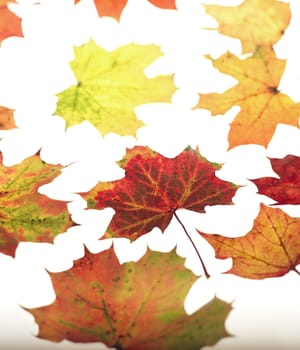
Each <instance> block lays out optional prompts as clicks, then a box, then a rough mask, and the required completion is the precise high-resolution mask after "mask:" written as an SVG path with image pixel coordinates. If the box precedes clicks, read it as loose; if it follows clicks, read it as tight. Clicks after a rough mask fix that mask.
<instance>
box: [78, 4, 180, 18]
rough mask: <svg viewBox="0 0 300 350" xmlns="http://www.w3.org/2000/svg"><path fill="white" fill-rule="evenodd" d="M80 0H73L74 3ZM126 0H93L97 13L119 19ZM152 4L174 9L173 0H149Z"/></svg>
mask: <svg viewBox="0 0 300 350" xmlns="http://www.w3.org/2000/svg"><path fill="white" fill-rule="evenodd" d="M79 1H80V0H75V4H76V3H78V2H79ZM127 2H128V0H94V3H95V6H96V9H97V11H98V15H99V16H101V17H103V16H109V17H113V18H114V19H116V20H117V21H119V20H120V17H121V14H122V11H123V9H124V7H125V6H126V4H127ZM149 2H151V3H152V4H153V5H155V6H157V7H161V8H164V9H176V6H175V0H149Z"/></svg>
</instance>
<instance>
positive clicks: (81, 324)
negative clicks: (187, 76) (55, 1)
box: [0, 0, 300, 350]
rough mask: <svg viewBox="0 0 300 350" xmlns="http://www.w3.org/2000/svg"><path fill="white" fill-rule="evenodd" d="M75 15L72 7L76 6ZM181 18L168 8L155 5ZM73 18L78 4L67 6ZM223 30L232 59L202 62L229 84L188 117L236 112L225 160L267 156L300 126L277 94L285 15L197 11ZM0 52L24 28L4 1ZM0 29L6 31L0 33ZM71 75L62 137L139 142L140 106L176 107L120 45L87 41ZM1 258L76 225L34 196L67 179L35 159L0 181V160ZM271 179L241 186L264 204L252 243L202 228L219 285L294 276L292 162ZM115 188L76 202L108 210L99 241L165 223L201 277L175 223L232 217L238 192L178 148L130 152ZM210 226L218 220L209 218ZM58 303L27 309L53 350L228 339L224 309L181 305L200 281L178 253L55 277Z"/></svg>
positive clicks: (106, 6) (253, 9)
mask: <svg viewBox="0 0 300 350" xmlns="http://www.w3.org/2000/svg"><path fill="white" fill-rule="evenodd" d="M78 2H80V1H75V4H76V3H78ZM150 2H151V3H152V4H153V5H155V6H158V7H159V8H161V9H162V10H161V11H163V9H169V10H170V9H173V10H176V6H175V1H162V0H161V1H159V0H156V1H150ZM74 6H78V4H76V5H74ZM126 6H127V1H104V0H95V7H96V9H97V11H98V14H99V16H100V17H103V16H110V17H113V18H115V19H116V20H120V19H121V18H122V11H123V10H124V8H126ZM205 10H206V12H207V14H208V15H210V16H212V17H213V18H214V19H215V20H216V21H217V22H218V28H217V30H218V31H219V33H221V34H223V35H226V36H230V37H234V38H236V39H238V40H240V43H241V47H242V53H243V55H240V56H237V55H235V54H233V53H231V52H227V53H225V54H223V55H222V56H220V57H218V58H213V57H212V56H209V55H207V56H206V59H208V60H210V61H211V62H212V64H213V66H214V67H215V68H216V69H217V70H218V71H219V72H221V73H223V74H226V75H229V76H231V77H233V78H235V79H236V80H237V83H236V85H234V86H233V87H231V88H229V89H227V90H226V91H225V92H223V93H215V92H213V93H209V94H203V93H201V94H200V96H199V102H198V103H197V105H196V106H195V109H206V110H208V111H210V113H211V114H212V115H218V116H222V115H224V114H225V113H226V112H227V111H228V110H229V109H230V108H232V107H233V106H238V107H239V112H238V114H237V115H236V117H235V118H234V120H233V122H232V123H231V125H230V131H229V134H228V142H229V148H230V149H231V148H234V147H237V146H242V145H247V144H256V145H261V146H263V147H267V146H268V144H269V142H270V140H271V138H272V136H273V134H274V132H275V129H276V127H277V125H278V124H279V123H284V124H288V125H291V126H295V127H298V126H299V114H300V105H299V103H295V102H294V101H293V100H292V99H291V98H290V97H289V96H288V95H287V94H285V93H283V92H281V91H280V90H279V85H280V80H281V78H282V75H283V73H284V70H285V64H286V62H285V60H283V59H279V58H278V57H277V56H276V51H275V49H274V44H275V43H277V42H278V41H279V40H280V39H281V38H282V36H283V34H284V32H285V30H286V29H287V27H288V25H289V22H290V17H291V11H290V8H289V5H288V4H286V3H283V2H280V1H275V0H265V1H263V2H262V1H259V0H245V1H244V2H243V3H242V4H241V5H240V6H237V7H224V6H217V5H205ZM0 16H1V22H0V43H1V41H2V40H4V39H5V38H6V37H8V36H12V35H13V36H21V35H22V31H21V24H20V23H21V20H20V19H19V18H18V17H17V16H16V15H15V14H13V13H12V12H11V11H10V10H9V8H8V5H7V1H2V2H1V1H0ZM2 18H3V19H4V20H3V21H2ZM74 54H75V58H74V60H73V61H72V62H71V63H70V68H71V70H72V72H73V74H74V76H75V78H76V84H75V85H72V86H69V87H68V88H67V89H65V90H64V91H61V92H60V93H58V94H57V106H56V111H55V113H56V114H58V115H60V116H62V117H63V118H64V119H65V121H66V124H67V127H70V126H72V125H77V124H79V123H81V122H82V121H86V120H87V121H89V122H90V123H91V124H93V125H94V127H95V128H97V129H98V130H99V131H100V132H101V134H102V135H106V134H109V133H115V134H118V135H120V136H133V137H135V136H136V132H137V130H138V129H139V128H140V127H142V125H143V123H142V122H141V121H140V120H138V118H137V116H136V111H135V108H136V107H137V106H140V105H143V104H148V103H155V102H171V101H172V96H173V94H174V92H175V91H176V86H175V84H174V77H173V76H172V75H161V76H158V77H156V78H152V79H150V78H147V77H146V75H145V72H144V70H145V68H146V67H147V66H149V64H151V63H152V62H153V61H154V60H156V59H157V58H158V57H160V56H161V55H162V51H161V50H160V48H159V47H158V46H156V45H154V44H151V45H137V44H134V43H132V44H129V45H125V46H122V47H119V48H117V49H115V50H113V51H110V52H109V51H107V50H105V49H103V48H101V47H100V46H99V45H98V44H97V43H96V42H95V41H94V40H92V39H90V40H89V41H88V42H86V43H85V44H83V45H82V46H79V47H75V48H74ZM0 108H1V110H0V127H1V129H13V128H15V127H16V125H15V122H14V120H13V110H11V109H10V108H9V106H3V107H0ZM0 161H1V164H0V252H1V253H4V254H7V255H10V256H12V257H14V255H15V251H16V248H17V246H18V244H19V242H24V241H29V242H48V243H51V242H52V241H53V239H54V237H55V236H57V235H58V234H59V233H62V232H65V231H66V230H67V229H68V228H70V227H72V226H74V225H76V224H75V223H74V222H73V221H72V218H71V216H70V214H69V211H68V207H67V203H66V202H63V201H58V200H54V199H50V198H48V197H47V196H46V195H43V194H40V193H39V192H38V189H39V187H40V186H42V185H44V184H47V183H50V182H51V181H53V180H54V179H55V178H56V177H57V176H58V175H60V173H61V170H62V169H63V166H61V165H51V164H47V163H45V162H44V161H43V160H42V158H41V156H40V153H37V154H35V155H33V156H32V157H30V158H27V159H25V160H24V161H23V162H21V163H20V164H17V165H14V166H11V167H7V166H5V165H4V164H3V160H2V156H1V158H0ZM270 161H271V165H272V168H273V170H274V171H275V172H276V173H277V175H278V177H277V178H276V177H264V178H257V179H250V180H249V181H250V182H251V183H252V184H254V185H255V186H257V189H258V196H261V197H259V198H263V197H262V196H263V195H264V196H268V197H269V198H271V199H272V200H273V201H274V204H273V205H265V204H263V203H261V205H260V211H259V214H258V216H257V217H256V219H255V220H254V223H253V227H252V229H251V230H250V231H249V232H248V233H247V234H246V235H241V237H238V238H229V237H226V236H224V235H222V234H211V233H208V232H203V230H200V229H198V228H197V232H198V233H199V235H200V236H201V237H202V238H204V239H205V240H206V241H207V242H208V243H209V244H210V245H211V246H212V247H213V248H214V251H215V255H216V257H217V258H218V259H227V258H231V259H232V267H231V268H230V269H229V270H228V271H227V272H226V273H231V274H234V275H237V276H240V277H243V278H249V279H264V278H270V277H279V276H282V275H284V274H286V273H289V272H290V271H294V272H296V273H297V274H300V273H299V271H298V270H297V266H298V265H299V264H300V239H299V232H300V218H298V217H291V216H290V215H288V214H287V213H286V212H285V211H284V209H283V208H279V207H278V206H279V205H298V204H300V170H299V169H300V158H299V157H298V156H296V155H286V156H285V157H284V158H282V159H270ZM118 165H119V166H120V168H122V169H123V170H124V177H123V178H121V179H119V180H114V181H107V182H99V183H98V184H97V185H96V186H94V187H93V188H91V189H90V190H89V191H87V192H85V193H80V195H81V196H82V198H84V199H85V200H86V201H87V205H88V209H97V210H102V209H105V208H112V209H114V212H115V214H114V216H113V218H112V220H111V222H110V224H109V226H108V227H107V229H106V232H105V233H104V235H103V237H102V238H101V239H110V238H114V239H119V238H124V237H125V238H129V239H130V240H136V239H138V238H139V237H141V236H144V235H146V234H147V233H149V232H150V231H151V230H152V229H154V228H159V229H160V230H161V231H162V232H164V231H165V230H166V228H167V227H168V226H169V224H170V222H171V220H172V219H173V218H174V219H176V220H177V221H178V223H179V224H180V226H181V228H182V230H183V233H185V234H186V235H187V238H188V239H189V240H191V243H192V244H193V246H194V248H195V250H196V253H197V255H198V257H199V259H200V264H201V266H202V269H203V275H204V276H203V277H201V278H210V276H209V273H208V271H209V267H208V266H206V263H205V261H204V260H203V259H202V257H201V251H200V252H199V251H198V249H197V247H196V245H195V244H194V242H193V241H192V239H191V236H190V235H189V233H188V231H187V229H186V227H185V225H184V223H183V222H182V221H181V220H180V218H179V216H178V212H177V210H178V209H187V210H191V211H193V212H196V213H205V209H206V207H207V206H215V205H232V204H233V198H234V196H235V194H236V191H237V190H238V189H239V186H238V185H236V184H233V183H231V182H228V181H224V180H222V179H220V178H219V177H218V176H217V173H216V171H217V170H219V169H220V168H221V165H218V164H215V163H213V162H210V161H209V160H208V159H206V158H204V157H203V156H202V155H201V149H198V148H192V147H187V148H186V149H184V150H183V151H182V152H181V153H180V154H179V155H177V156H176V157H174V158H168V157H165V156H163V155H162V154H160V153H158V152H156V151H154V150H152V149H151V148H150V147H148V146H141V145H135V146H134V147H132V148H130V149H127V151H126V154H125V156H124V157H123V159H122V160H121V161H120V162H119V164H118ZM216 220H218V218H216ZM49 274H50V277H51V280H52V283H53V287H54V290H55V292H56V300H55V301H54V302H53V303H52V304H51V305H49V306H44V307H40V308H36V309H27V311H29V312H30V313H31V314H32V315H33V316H34V317H35V321H36V322H37V324H38V325H39V333H38V337H39V338H43V339H47V340H51V341H54V342H58V341H62V340H63V339H68V340H71V341H73V342H79V343H80V342H81V343H88V342H103V343H105V344H106V345H107V346H110V347H115V348H116V349H123V350H125V349H128V350H129V349H130V350H138V349H139V350H141V349H145V350H146V349H154V348H158V349H166V350H167V349H177V348H178V349H179V348H180V349H199V348H201V347H203V346H207V345H214V344H216V342H218V341H219V340H220V339H222V338H224V337H226V336H229V334H228V332H227V330H226V329H225V320H226V318H227V316H228V314H229V312H230V310H231V306H230V305H229V304H228V303H227V302H225V301H222V300H220V299H218V298H214V299H213V300H211V301H210V302H209V303H208V304H206V305H205V306H203V307H202V308H201V309H200V310H198V311H196V312H195V313H194V314H192V315H187V314H186V312H185V310H184V307H183V303H184V299H185V297H186V295H187V293H188V291H189V289H190V287H191V286H192V284H193V283H194V282H195V280H196V279H197V277H196V276H195V275H194V274H193V273H192V272H191V271H189V270H187V269H186V268H185V267H184V259H183V258H180V257H179V256H178V255H177V253H176V251H175V250H172V251H171V252H169V253H161V252H152V251H150V250H149V249H148V250H147V253H146V254H145V255H144V257H142V258H141V259H140V260H139V261H138V262H127V263H124V264H120V262H119V260H118V258H117V257H116V255H115V252H114V249H113V247H112V248H109V249H107V250H105V251H103V252H100V253H97V254H92V253H91V252H89V251H88V250H87V249H85V255H84V257H82V258H81V259H79V260H76V261H75V262H74V266H73V267H72V268H71V269H70V270H68V271H64V272H60V273H55V274H54V273H49Z"/></svg>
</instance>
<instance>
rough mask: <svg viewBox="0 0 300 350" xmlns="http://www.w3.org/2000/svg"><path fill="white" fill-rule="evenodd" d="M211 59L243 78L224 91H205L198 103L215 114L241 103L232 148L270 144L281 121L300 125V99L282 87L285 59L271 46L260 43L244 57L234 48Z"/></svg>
mask: <svg viewBox="0 0 300 350" xmlns="http://www.w3.org/2000/svg"><path fill="white" fill-rule="evenodd" d="M210 59H211V60H212V62H213V64H214V66H215V67H216V68H217V69H219V70H220V71H221V72H222V73H225V74H229V75H231V76H233V77H234V78H236V79H237V80H238V81H239V82H238V84H237V85H235V86H233V87H232V88H230V89H228V90H227V91H225V92H224V93H222V94H219V93H210V94H201V95H200V101H199V103H198V107H199V108H205V109H208V110H210V111H211V113H212V114H213V115H219V114H224V113H225V112H226V111H227V110H229V109H230V108H231V107H232V106H234V105H237V106H240V108H241V111H240V112H239V113H238V115H237V116H236V118H235V119H234V121H233V123H232V124H231V128H230V132H229V136H228V138H229V145H230V148H233V147H235V146H238V145H241V144H252V143H254V144H259V145H263V146H265V147H267V145H268V143H269V141H270V139H271V138H272V136H273V133H274V132H275V128H276V126H277V124H278V123H284V124H290V125H293V126H297V127H298V125H299V116H300V103H294V102H293V101H292V99H291V98H290V97H289V96H288V95H285V94H283V93H281V92H280V91H279V90H278V85H279V82H280V79H281V76H282V74H283V72H284V69H285V60H280V59H278V58H276V56H275V52H274V50H273V49H272V48H271V47H267V46H265V47H258V48H257V50H256V51H255V53H254V55H253V56H251V57H249V58H247V59H243V60H242V59H239V58H238V57H236V56H234V55H233V54H232V53H230V52H228V53H226V54H224V55H223V56H221V57H220V58H218V59H215V60H214V59H212V58H210Z"/></svg>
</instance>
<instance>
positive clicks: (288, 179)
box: [252, 155, 300, 204]
mask: <svg viewBox="0 0 300 350" xmlns="http://www.w3.org/2000/svg"><path fill="white" fill-rule="evenodd" d="M271 164H272V168H273V170H274V171H275V172H276V173H277V174H278V175H279V176H280V179H276V178H274V177H263V178H260V179H255V180H252V182H254V183H255V185H256V186H257V188H258V193H260V194H264V195H266V196H268V197H270V198H272V199H274V200H276V201H277V204H300V157H297V156H292V155H288V156H286V157H285V158H283V159H271Z"/></svg>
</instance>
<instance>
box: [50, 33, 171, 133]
mask: <svg viewBox="0 0 300 350" xmlns="http://www.w3.org/2000/svg"><path fill="white" fill-rule="evenodd" d="M160 55H161V51H160V49H159V48H158V47H157V46H155V45H144V46H143V45H135V44H130V45H127V46H123V47H121V48H118V49H116V50H114V51H112V52H107V51H105V50H104V49H102V48H101V47H99V46H98V45H96V44H95V43H94V41H92V40H90V41H89V42H88V43H86V44H84V45H83V46H81V47H78V48H75V60H74V61H73V62H71V68H72V69H73V70H74V73H75V75H76V78H77V81H78V83H77V85H76V86H72V87H70V88H68V89H67V90H65V91H63V92H62V93H60V94H58V104H57V111H56V114H59V115H61V116H63V117H64V118H65V119H66V121H67V123H68V125H73V124H77V123H80V122H81V121H83V120H85V119H86V120H89V121H90V122H91V123H92V124H93V125H94V126H95V127H96V128H98V129H99V130H100V132H101V133H102V135H104V134H107V133H109V132H115V133H117V134H119V135H133V136H135V132H136V129H137V128H139V127H140V126H142V125H143V124H142V122H141V121H139V120H137V118H136V116H135V114H134V108H135V107H136V106H138V105H140V104H145V103H151V102H158V101H159V102H164V101H165V102H169V101H170V100H171V97H172V94H173V93H174V91H175V86H174V84H173V77H172V76H164V77H156V78H153V79H148V78H146V76H145V74H144V69H145V68H146V67H147V66H148V65H149V64H150V63H151V62H153V60H154V59H156V58H157V57H159V56H160Z"/></svg>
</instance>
